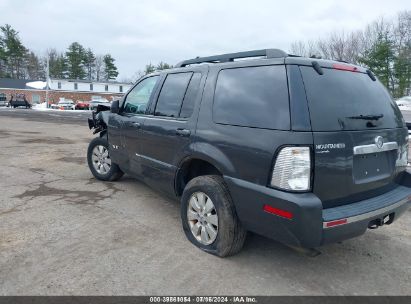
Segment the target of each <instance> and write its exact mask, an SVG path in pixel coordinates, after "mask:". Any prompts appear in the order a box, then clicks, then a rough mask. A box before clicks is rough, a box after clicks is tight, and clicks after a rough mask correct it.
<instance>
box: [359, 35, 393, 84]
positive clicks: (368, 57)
mask: <svg viewBox="0 0 411 304" xmlns="http://www.w3.org/2000/svg"><path fill="white" fill-rule="evenodd" d="M394 58H395V56H394V45H393V41H392V40H390V39H389V37H388V35H387V34H379V35H378V38H377V40H376V41H375V42H374V44H373V46H372V47H371V49H369V50H367V51H366V52H365V54H364V56H363V57H361V58H360V59H359V62H360V63H362V64H365V65H366V66H368V67H369V68H370V69H371V70H372V71H373V72H374V73H375V74H376V75H377V77H378V78H379V79H380V81H381V82H382V83H383V84H384V85H385V86H386V87H387V88H388V89H389V90H390V91H391V92H392V91H393V89H394V83H393V80H394V75H393V71H392V68H391V66H392V63H393V61H394Z"/></svg>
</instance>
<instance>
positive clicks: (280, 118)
mask: <svg viewBox="0 0 411 304" xmlns="http://www.w3.org/2000/svg"><path fill="white" fill-rule="evenodd" d="M213 119H214V121H215V122H216V123H222V124H229V125H237V126H246V127H256V128H268V129H282V130H288V129H289V128H290V113H289V102H288V89H287V79H286V74H285V67H284V66H283V65H280V66H261V67H247V68H236V69H227V70H222V71H221V72H220V73H219V75H218V79H217V84H216V90H215V96H214V106H213Z"/></svg>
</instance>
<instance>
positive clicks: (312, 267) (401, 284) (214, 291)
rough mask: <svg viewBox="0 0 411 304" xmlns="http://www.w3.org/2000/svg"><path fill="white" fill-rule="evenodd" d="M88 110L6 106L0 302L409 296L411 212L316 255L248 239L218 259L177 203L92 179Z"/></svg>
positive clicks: (132, 186)
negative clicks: (192, 235)
mask: <svg viewBox="0 0 411 304" xmlns="http://www.w3.org/2000/svg"><path fill="white" fill-rule="evenodd" d="M86 117H87V114H86V113H81V114H74V113H72V114H70V113H68V114H66V113H63V112H61V113H60V112H38V111H33V110H23V109H17V110H8V109H1V110H0V147H1V148H0V156H1V157H0V191H1V195H0V295H126V294H127V295H129V294H130V295H131V294H132V295H152V294H155V295H159V294H169V295H181V294H207V295H238V294H250V295H358V294H360V295H383V294H386V295H411V213H410V212H407V213H406V215H404V216H403V217H402V218H401V219H400V220H399V221H397V222H396V223H395V224H393V225H391V226H389V227H384V228H382V229H377V230H372V231H368V232H367V233H366V234H365V235H363V236H362V237H359V238H356V239H353V240H348V241H346V242H344V243H341V244H335V245H330V246H327V247H323V248H321V251H322V254H321V255H319V256H317V257H315V258H310V257H308V256H306V255H303V254H301V253H297V252H296V251H294V250H292V249H290V248H288V247H286V246H284V245H282V244H279V243H276V242H274V241H271V240H268V239H266V238H263V237H260V236H257V235H254V234H250V235H249V237H248V239H247V241H246V244H245V247H244V249H243V251H242V252H241V253H240V254H238V255H236V256H234V257H230V258H226V259H220V258H217V257H214V256H211V255H208V254H206V253H203V252H201V251H200V250H198V249H196V248H195V247H194V246H192V245H191V244H190V243H189V242H188V241H187V240H186V239H185V236H184V233H183V231H182V228H181V224H180V217H179V203H178V202H174V201H170V200H169V199H167V198H164V197H162V196H160V195H159V194H157V193H156V192H154V191H153V190H152V189H150V188H148V187H147V186H145V185H144V184H142V183H140V182H138V181H135V180H133V179H131V178H130V177H127V176H126V177H124V178H123V179H121V180H120V181H119V182H116V183H103V182H99V181H96V180H95V179H94V178H92V176H91V174H90V172H89V170H88V168H87V165H86V159H85V155H86V148H87V143H88V142H89V141H90V139H91V138H92V135H91V132H90V131H89V130H88V128H87V122H86Z"/></svg>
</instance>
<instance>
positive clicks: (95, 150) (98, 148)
mask: <svg viewBox="0 0 411 304" xmlns="http://www.w3.org/2000/svg"><path fill="white" fill-rule="evenodd" d="M87 162H88V166H89V168H90V171H91V173H92V174H93V175H94V177H95V178H97V179H99V180H102V181H115V180H118V179H120V178H121V177H122V176H123V174H124V173H123V171H121V169H120V167H119V166H118V165H117V164H115V163H113V162H112V161H111V158H110V154H109V149H108V142H107V139H106V138H102V137H96V138H94V139H93V140H92V141H91V142H90V144H89V146H88V149H87Z"/></svg>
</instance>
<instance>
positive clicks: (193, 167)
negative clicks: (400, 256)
mask: <svg viewBox="0 0 411 304" xmlns="http://www.w3.org/2000/svg"><path fill="white" fill-rule="evenodd" d="M261 57H263V58H261ZM238 59H241V60H238ZM247 59H254V60H247ZM108 109H109V108H108V107H106V108H100V109H99V111H98V113H94V114H93V119H91V120H90V121H89V125H90V127H91V128H94V129H95V130H94V132H95V133H96V132H100V135H99V136H98V137H97V138H95V139H93V140H92V141H91V143H90V145H89V147H88V152H87V159H88V165H89V168H90V170H91V172H92V174H93V175H94V176H95V178H97V179H99V180H104V181H113V180H117V179H119V178H120V177H121V176H122V175H123V173H128V174H130V175H132V176H134V177H136V178H139V179H141V180H142V181H144V182H145V183H147V184H148V185H150V186H152V187H153V188H155V189H157V190H159V191H161V192H164V193H166V194H168V195H170V197H174V198H176V199H178V200H180V201H181V220H182V225H183V228H184V232H185V234H186V236H187V238H188V239H189V240H190V242H192V243H193V244H194V245H196V246H197V247H199V248H201V249H202V250H204V251H205V252H208V253H212V254H215V255H217V256H221V257H223V256H228V255H232V254H235V253H236V252H238V251H239V250H240V249H241V247H242V246H243V243H244V240H245V238H246V231H253V232H255V233H258V234H261V235H264V236H266V237H269V238H272V239H274V240H277V241H280V242H282V243H284V244H287V245H291V246H294V247H303V248H315V247H318V246H321V245H324V244H328V243H333V242H338V241H342V240H345V239H348V238H352V237H355V236H359V235H361V234H363V233H364V232H365V231H366V230H367V228H370V229H375V228H378V227H381V226H385V225H389V224H391V223H393V222H394V221H395V220H397V219H398V218H399V217H400V216H401V215H402V214H403V213H404V212H405V211H406V210H407V209H408V208H409V207H410V200H411V178H410V174H409V173H407V172H406V166H407V156H408V133H407V128H406V126H405V123H404V120H403V118H402V115H401V112H400V110H399V109H398V107H397V105H396V104H395V103H394V101H393V100H392V99H391V97H390V95H389V93H388V92H387V91H386V89H385V88H384V86H383V85H382V84H381V83H380V82H379V81H378V80H377V79H376V77H375V76H374V75H373V73H372V72H371V71H369V70H367V69H365V68H363V67H360V66H355V65H351V64H346V63H341V62H336V61H330V60H321V59H316V58H302V57H296V56H289V55H287V54H286V53H285V52H283V51H281V50H276V49H270V50H259V51H249V52H242V53H233V54H224V55H219V56H210V57H204V58H195V59H191V60H186V61H183V62H181V63H180V64H178V65H177V66H176V67H175V68H173V69H170V70H165V71H158V72H154V73H152V74H149V75H147V76H145V77H144V78H143V79H141V80H139V82H138V83H136V84H135V86H134V87H133V88H132V89H131V90H130V91H129V92H128V93H127V94H126V96H125V97H124V98H123V100H122V101H121V102H118V101H114V102H113V104H112V105H111V111H105V110H108ZM136 207H137V206H136ZM387 245H388V244H387Z"/></svg>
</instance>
